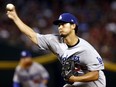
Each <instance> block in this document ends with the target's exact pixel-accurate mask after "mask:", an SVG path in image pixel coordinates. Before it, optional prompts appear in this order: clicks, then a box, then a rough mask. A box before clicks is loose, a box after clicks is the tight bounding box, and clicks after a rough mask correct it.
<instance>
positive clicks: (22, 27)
mask: <svg viewBox="0 0 116 87" xmlns="http://www.w3.org/2000/svg"><path fill="white" fill-rule="evenodd" d="M6 10H7V16H8V18H10V19H11V20H13V21H14V23H15V24H16V25H17V27H18V28H19V30H20V31H21V32H23V33H24V34H25V35H27V36H28V37H29V38H30V39H31V40H32V41H33V42H34V43H35V44H37V39H36V32H34V31H33V30H32V29H31V28H30V27H29V26H27V25H26V24H25V23H23V22H22V21H21V19H20V18H19V17H18V15H17V13H16V10H15V6H14V5H13V4H11V3H10V4H7V5H6Z"/></svg>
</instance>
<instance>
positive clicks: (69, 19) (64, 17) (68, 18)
mask: <svg viewBox="0 0 116 87" xmlns="http://www.w3.org/2000/svg"><path fill="white" fill-rule="evenodd" d="M62 22H66V23H74V24H76V25H78V20H77V18H76V17H75V16H74V15H72V14H70V13H63V14H61V15H60V16H59V18H58V20H55V21H54V22H53V24H55V25H58V24H59V23H62Z"/></svg>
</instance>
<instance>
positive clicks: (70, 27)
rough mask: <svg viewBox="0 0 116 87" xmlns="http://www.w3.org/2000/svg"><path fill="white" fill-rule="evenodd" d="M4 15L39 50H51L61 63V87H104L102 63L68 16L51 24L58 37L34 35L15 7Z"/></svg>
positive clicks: (76, 22)
mask: <svg viewBox="0 0 116 87" xmlns="http://www.w3.org/2000/svg"><path fill="white" fill-rule="evenodd" d="M7 15H8V17H9V18H10V19H12V20H13V21H14V23H15V24H16V25H17V27H18V28H19V30H20V31H21V32H23V33H24V34H25V35H27V36H28V37H29V38H30V39H31V40H32V41H33V42H34V43H35V44H37V45H38V46H39V47H40V48H41V49H44V50H51V51H52V52H53V53H54V54H55V55H57V56H58V59H59V61H60V62H61V64H62V73H61V75H62V76H63V78H64V80H65V81H66V85H64V87H106V79H105V75H104V73H103V69H104V63H103V60H102V58H101V56H100V55H99V53H98V52H97V51H96V50H95V49H94V48H93V47H92V45H90V44H89V43H88V42H87V41H85V40H84V39H82V38H80V37H78V35H76V33H77V30H78V25H79V24H78V20H77V18H76V17H75V16H74V15H72V14H71V13H63V14H61V15H60V16H59V18H58V20H55V21H54V22H53V23H54V24H55V25H57V26H58V31H59V35H54V34H46V35H42V34H39V33H36V32H34V31H33V30H32V28H30V27H29V26H27V25H26V24H25V23H23V22H22V21H21V19H20V18H19V17H18V16H17V14H16V11H15V7H14V8H13V9H12V10H8V9H7Z"/></svg>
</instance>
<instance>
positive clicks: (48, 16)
mask: <svg viewBox="0 0 116 87" xmlns="http://www.w3.org/2000/svg"><path fill="white" fill-rule="evenodd" d="M8 3H13V4H14V5H15V6H16V11H17V13H18V15H19V17H20V18H21V19H22V20H23V21H24V22H25V23H26V24H27V25H29V26H30V27H32V28H33V30H35V31H36V32H39V33H42V34H49V33H53V34H54V33H55V34H56V33H58V31H57V27H56V26H54V25H53V24H52V22H53V21H54V20H55V19H56V18H58V16H59V15H60V14H61V13H63V12H70V13H72V14H74V15H75V16H76V17H77V18H78V22H79V26H78V33H77V34H78V36H79V37H82V38H84V39H86V40H87V41H88V42H89V43H91V44H92V45H93V46H94V47H95V49H96V50H97V51H98V52H99V53H100V55H101V56H102V58H103V60H105V61H106V60H107V61H109V62H111V63H113V64H116V1H115V0H0V61H9V62H11V61H18V60H19V53H20V51H21V50H24V49H26V50H29V51H31V52H32V54H33V57H37V56H42V55H45V54H48V53H50V52H49V51H43V50H40V49H38V47H37V46H36V45H34V44H33V43H32V42H31V41H30V40H29V39H28V38H26V36H25V35H23V34H22V33H21V32H20V31H19V30H18V28H17V27H16V25H15V24H14V23H13V22H12V21H11V20H9V19H8V17H7V16H6V5H7V4H8ZM43 65H44V66H45V68H46V69H47V70H48V72H49V74H50V80H49V83H48V87H62V86H63V85H64V81H63V79H62V77H61V75H60V73H61V70H60V69H61V65H60V63H59V61H58V60H56V61H52V62H49V63H47V62H46V63H44V64H43ZM9 66H10V65H9ZM0 67H3V66H0ZM106 67H109V66H106ZM115 67H116V65H115V66H113V67H112V69H109V68H106V69H105V70H104V73H105V75H106V80H107V87H116V84H115V83H116V71H115V69H113V68H115ZM13 74H14V68H13V69H10V68H7V69H6V68H2V69H0V87H12V77H13Z"/></svg>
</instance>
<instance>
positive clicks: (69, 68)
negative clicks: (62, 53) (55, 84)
mask: <svg viewBox="0 0 116 87" xmlns="http://www.w3.org/2000/svg"><path fill="white" fill-rule="evenodd" d="M61 75H62V76H63V78H64V80H65V81H66V82H68V80H69V78H70V77H71V76H72V75H74V76H77V75H78V72H77V71H75V61H73V60H71V59H68V60H66V61H65V62H64V64H63V66H62V73H61Z"/></svg>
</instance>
